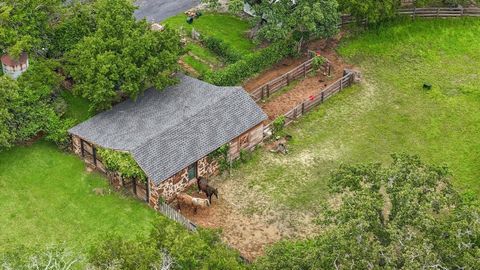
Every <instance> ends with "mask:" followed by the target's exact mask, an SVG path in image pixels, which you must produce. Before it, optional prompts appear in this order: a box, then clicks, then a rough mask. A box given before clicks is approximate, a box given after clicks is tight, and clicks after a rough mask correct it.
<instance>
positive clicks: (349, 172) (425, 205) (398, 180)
mask: <svg viewBox="0 0 480 270" xmlns="http://www.w3.org/2000/svg"><path fill="white" fill-rule="evenodd" d="M330 187H331V190H332V192H333V195H334V196H336V197H338V198H339V199H340V203H339V204H338V205H332V206H327V207H326V211H325V213H324V214H323V215H322V217H320V218H319V221H320V222H321V223H323V224H324V225H325V228H326V232H325V233H322V234H321V235H319V236H316V237H314V238H312V239H310V240H306V241H297V242H282V243H280V244H277V245H276V246H274V247H273V248H271V249H269V250H268V251H267V256H266V257H264V258H261V259H260V260H259V262H258V263H257V264H256V268H257V269H352V268H355V269H479V267H480V260H478V258H480V257H479V256H480V212H479V210H478V208H475V207H471V206H469V205H467V204H465V203H464V202H462V200H461V198H460V196H459V195H458V194H457V193H456V192H455V191H454V190H453V188H452V186H451V184H450V174H449V171H448V169H447V168H445V167H440V166H432V165H427V164H424V163H423V162H421V161H420V159H419V158H418V157H415V156H407V155H393V163H392V165H391V166H389V167H386V168H384V167H382V166H381V165H379V164H368V165H357V166H346V165H344V166H341V168H340V169H338V171H336V172H335V173H334V174H333V175H332V178H331V181H330Z"/></svg>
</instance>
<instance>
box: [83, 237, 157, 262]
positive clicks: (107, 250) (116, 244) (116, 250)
mask: <svg viewBox="0 0 480 270" xmlns="http://www.w3.org/2000/svg"><path fill="white" fill-rule="evenodd" d="M163 257H164V255H163V253H162V252H161V251H160V250H158V249H157V248H156V247H155V242H153V241H151V240H150V239H136V240H126V239H123V238H121V237H119V236H116V235H107V236H106V237H105V238H104V239H103V240H102V241H101V242H100V243H99V244H97V245H94V246H93V247H92V248H91V250H90V252H89V254H88V261H89V263H90V264H91V266H92V267H93V268H94V269H125V270H129V269H139V270H148V269H161V266H162V264H163Z"/></svg>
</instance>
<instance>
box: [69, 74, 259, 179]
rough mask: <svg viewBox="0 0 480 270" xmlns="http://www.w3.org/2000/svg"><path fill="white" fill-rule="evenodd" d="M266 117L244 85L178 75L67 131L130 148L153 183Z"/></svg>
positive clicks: (106, 145)
mask: <svg viewBox="0 0 480 270" xmlns="http://www.w3.org/2000/svg"><path fill="white" fill-rule="evenodd" d="M266 118H267V117H266V115H265V113H264V112H263V111H262V110H261V109H260V108H259V107H258V106H257V104H256V103H255V102H254V101H253V100H252V99H251V97H250V96H249V95H248V93H246V92H245V91H244V90H243V88H241V87H218V86H214V85H211V84H208V83H206V82H203V81H200V80H197V79H194V78H191V77H188V76H185V75H181V76H180V83H179V84H177V85H174V86H171V87H167V88H166V89H164V90H163V91H158V90H156V89H153V88H152V89H148V90H147V91H145V93H144V94H143V95H142V96H140V97H138V98H137V100H136V101H134V100H131V99H129V100H127V101H125V102H122V103H120V104H118V105H116V106H114V107H113V108H112V109H111V110H108V111H105V112H102V113H100V114H98V115H96V116H94V117H93V118H91V119H89V120H87V121H85V122H83V123H81V124H79V125H77V126H75V127H73V128H71V129H70V130H69V132H70V133H71V134H74V135H77V136H79V137H81V138H83V139H84V140H86V141H89V142H91V143H94V144H96V145H99V146H101V147H104V148H109V149H114V150H121V151H128V152H130V153H131V154H132V156H133V158H134V159H135V160H136V161H137V163H138V164H139V165H140V167H141V168H142V169H143V170H144V171H145V173H146V174H147V176H148V177H150V178H151V179H152V180H153V181H154V182H155V183H157V184H158V183H160V182H162V181H163V180H166V179H168V178H169V177H171V176H172V175H174V174H175V173H177V172H179V171H180V170H182V169H184V168H185V167H187V166H188V165H190V164H192V163H194V162H195V161H197V160H199V159H201V158H202V157H204V156H206V155H208V154H209V153H211V152H213V151H214V150H216V149H217V148H219V147H220V146H222V145H224V144H225V143H227V142H229V141H231V140H232V139H234V138H236V137H238V136H239V135H241V134H242V133H244V132H246V131H248V130H249V129H250V128H252V127H254V126H256V125H258V124H259V123H261V122H262V121H264V120H265V119H266Z"/></svg>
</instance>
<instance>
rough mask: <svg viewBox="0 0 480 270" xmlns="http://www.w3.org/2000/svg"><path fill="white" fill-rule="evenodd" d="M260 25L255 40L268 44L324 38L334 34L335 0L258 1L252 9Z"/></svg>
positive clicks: (336, 23)
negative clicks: (265, 41)
mask: <svg viewBox="0 0 480 270" xmlns="http://www.w3.org/2000/svg"><path fill="white" fill-rule="evenodd" d="M253 9H254V11H255V14H258V16H257V17H256V18H255V19H256V20H258V21H261V22H262V23H263V25H262V26H261V28H260V30H259V32H258V37H259V38H260V39H265V40H268V41H279V40H285V39H290V38H292V39H294V40H296V41H302V40H308V39H309V38H328V37H332V36H333V35H335V34H336V33H337V31H338V29H337V25H338V22H339V14H338V11H337V9H338V4H337V1H336V0H313V1H312V0H298V1H292V0H279V1H275V2H274V3H271V1H261V2H259V3H256V4H254V5H253Z"/></svg>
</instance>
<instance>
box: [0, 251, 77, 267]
mask: <svg viewBox="0 0 480 270" xmlns="http://www.w3.org/2000/svg"><path fill="white" fill-rule="evenodd" d="M0 262H1V264H0V267H1V269H5V270H7V269H16V270H30V269H49V270H69V269H80V266H81V265H82V264H83V263H84V257H83V255H82V254H79V253H75V252H73V251H71V250H69V249H67V248H65V247H63V246H50V247H47V248H44V249H38V247H36V248H29V247H24V246H22V247H18V248H15V249H13V250H9V251H7V252H4V253H0Z"/></svg>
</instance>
